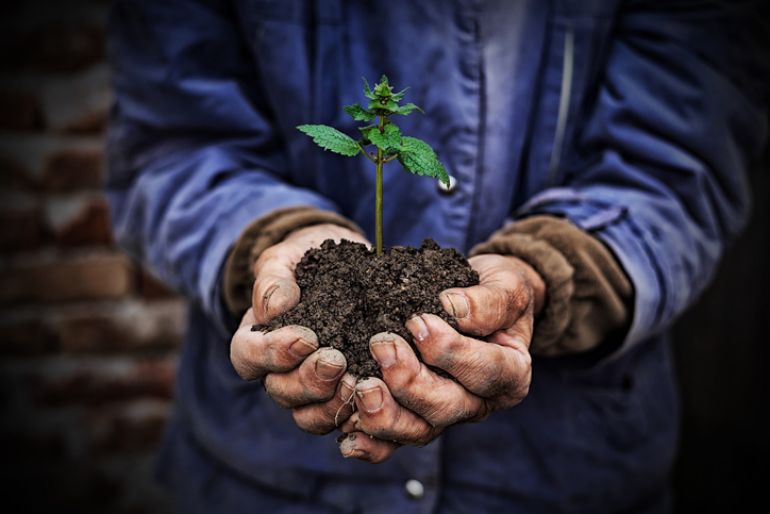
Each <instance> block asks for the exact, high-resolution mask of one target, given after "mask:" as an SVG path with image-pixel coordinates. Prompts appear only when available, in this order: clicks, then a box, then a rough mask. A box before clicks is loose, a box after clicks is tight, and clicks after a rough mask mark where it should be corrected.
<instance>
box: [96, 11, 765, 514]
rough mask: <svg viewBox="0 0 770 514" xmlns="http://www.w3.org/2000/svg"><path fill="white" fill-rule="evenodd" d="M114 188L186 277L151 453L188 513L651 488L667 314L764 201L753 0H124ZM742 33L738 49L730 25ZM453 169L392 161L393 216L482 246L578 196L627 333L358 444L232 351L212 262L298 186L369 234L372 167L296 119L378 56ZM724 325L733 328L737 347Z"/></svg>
mask: <svg viewBox="0 0 770 514" xmlns="http://www.w3.org/2000/svg"><path fill="white" fill-rule="evenodd" d="M113 4H114V5H113V12H112V16H111V26H110V58H111V62H112V65H113V79H114V86H115V106H114V109H113V113H112V119H111V124H110V130H109V141H108V144H109V173H108V181H107V190H108V196H109V200H110V203H111V207H112V214H113V223H114V228H115V233H116V237H117V238H118V240H119V241H120V243H121V245H122V246H123V247H124V248H125V249H126V250H127V251H128V252H129V253H131V254H132V255H134V256H136V257H137V258H138V259H141V260H142V261H143V262H144V263H146V264H147V265H148V266H149V267H151V269H152V270H153V271H154V272H155V273H156V274H157V275H158V276H159V277H161V278H162V279H163V280H165V281H166V282H167V283H169V284H171V285H172V286H174V287H175V288H176V289H177V290H179V291H180V292H182V293H183V294H184V295H186V297H187V298H189V300H190V310H189V325H188V330H187V335H186V339H185V342H184V345H183V347H182V356H181V360H180V364H179V380H178V387H177V399H176V409H175V413H174V416H173V420H172V422H171V425H170V427H169V431H168V434H167V437H166V441H165V444H164V448H163V451H162V452H161V455H160V462H159V466H160V467H159V469H160V472H161V475H162V477H163V478H164V480H165V481H166V482H168V483H169V484H171V485H172V486H173V487H174V489H175V491H176V495H177V496H176V501H177V503H178V504H179V507H180V512H207V513H213V512H282V511H285V512H399V513H403V514H406V513H409V512H442V513H444V512H537V513H541V512H565V511H566V512H591V513H597V512H619V511H624V512H648V511H657V510H660V509H663V508H665V505H666V502H667V483H668V480H669V473H670V470H671V465H672V462H673V459H674V456H675V451H676V442H677V431H678V428H679V427H678V408H677V400H676V397H677V396H676V390H675V380H674V376H673V374H672V363H671V356H670V350H669V346H668V344H669V343H668V340H667V337H666V329H667V327H668V326H670V324H671V323H672V321H673V320H674V319H675V318H676V316H677V315H678V314H679V313H681V312H682V311H683V310H684V309H686V308H687V307H688V306H689V305H690V304H691V303H692V302H693V301H694V300H695V299H696V298H697V296H698V294H699V293H700V292H701V291H702V290H703V288H704V287H705V286H706V285H707V283H708V281H709V277H710V276H711V275H712V274H713V272H714V270H715V267H716V265H717V264H718V260H719V258H720V255H721V254H722V252H723V249H724V248H725V245H726V244H727V243H728V242H729V241H730V239H731V238H732V237H733V236H735V235H736V234H737V233H738V232H739V231H740V230H741V228H742V227H743V225H744V223H745V221H746V218H747V213H748V211H749V194H748V191H747V178H746V174H745V171H746V170H747V168H748V167H749V166H750V165H751V163H752V161H753V159H755V158H756V157H757V153H758V152H759V151H760V149H761V144H762V142H763V140H764V137H765V131H766V126H765V124H764V121H763V118H762V116H761V114H762V111H761V109H760V108H759V102H760V101H761V100H762V99H763V97H762V91H761V89H762V87H763V83H762V80H763V77H764V76H765V75H763V74H762V73H763V72H764V70H760V69H759V64H757V63H752V62H751V61H750V60H749V57H747V54H746V52H741V51H740V49H741V48H743V49H745V48H748V47H750V46H751V41H750V40H748V39H747V38H748V37H749V35H750V32H751V30H750V29H749V28H748V27H750V26H751V23H752V19H751V17H742V16H743V15H744V14H745V13H744V12H738V11H737V8H736V9H735V10H736V12H733V10H732V9H733V7H730V4H731V3H730V2H723V3H714V4H713V5H712V4H709V3H708V2H697V3H692V2H684V1H676V0H660V1H654V0H648V1H641V0H638V1H637V0H628V1H620V0H608V1H602V0H592V1H583V0H574V1H570V0H552V1H547V0H512V1H503V0H496V1H483V0H468V1H465V0H455V1H439V0H426V1H420V2H408V1H399V0H390V1H387V2H374V1H367V0H318V1H299V0H284V1H270V0H232V1H224V0H222V1H216V0H165V1H159V0H147V1H140V0H133V1H129V0H122V1H121V0H118V1H116V2H114V3H113ZM735 49H738V50H737V51H736V50H735ZM383 73H385V74H387V75H388V77H389V79H390V82H391V84H394V85H395V87H396V88H402V87H406V86H409V87H410V89H409V91H408V96H407V100H408V101H411V102H414V103H416V104H417V105H419V106H420V107H422V108H423V109H424V111H425V113H426V114H424V115H421V114H413V115H411V116H409V117H408V118H404V119H399V120H398V121H399V124H400V125H401V126H402V128H403V130H404V132H405V133H408V134H412V135H415V136H417V137H420V138H422V139H425V140H426V141H428V142H429V143H430V144H431V145H432V146H433V147H434V148H435V149H436V151H437V153H438V155H439V157H440V159H441V160H442V161H443V162H444V164H445V166H446V167H447V170H448V171H449V173H450V174H451V175H452V176H453V177H454V178H455V184H454V187H453V188H452V191H451V192H450V193H449V194H447V192H445V191H442V190H441V188H437V187H436V184H435V183H434V182H433V181H431V180H430V179H426V178H424V177H416V176H413V175H410V174H408V173H405V172H403V171H401V170H399V169H397V166H395V165H394V166H393V167H390V168H386V170H385V184H384V189H385V212H384V226H385V233H384V239H385V243H386V244H388V245H396V244H400V245H419V243H420V241H421V240H422V239H423V238H425V237H432V238H434V239H435V240H436V241H438V242H439V243H440V244H442V245H444V246H452V247H456V248H458V249H460V250H463V251H467V250H468V249H469V248H470V247H471V246H473V245H474V244H476V243H479V242H481V241H484V240H485V239H486V238H488V237H489V236H490V234H491V233H492V232H493V231H495V230H496V229H498V228H500V227H501V226H503V225H504V224H505V223H506V222H507V221H510V220H514V219H517V218H520V217H523V216H526V215H529V214H534V213H540V214H552V215H556V216H562V217H567V218H569V219H570V220H571V221H572V222H573V223H574V224H576V225H577V226H578V227H581V228H582V229H584V230H585V231H588V232H590V233H591V234H592V235H594V236H595V237H597V238H599V239H600V240H601V241H602V242H604V243H605V244H606V245H607V247H608V248H610V249H611V251H612V252H613V253H614V255H615V256H616V257H617V259H618V261H619V262H620V264H621V265H622V266H623V269H624V270H625V271H626V273H627V275H628V277H629V278H630V279H631V282H632V283H633V286H634V305H633V319H632V322H631V325H630V329H629V330H628V332H627V334H625V336H624V339H623V340H622V341H617V344H616V345H615V347H616V348H615V349H614V350H613V352H612V353H611V354H610V355H606V356H604V357H603V358H601V359H599V360H594V361H591V362H584V361H581V360H579V359H537V358H536V359H535V360H534V364H533V382H532V387H531V392H530V394H529V396H528V397H527V398H526V399H525V400H524V402H523V403H522V404H521V405H519V406H517V407H515V408H512V409H510V410H507V411H503V412H497V413H495V414H493V415H492V416H490V417H489V419H487V420H485V421H483V422H481V423H475V424H460V425H456V426H453V427H451V428H450V429H448V430H446V432H445V433H444V434H443V435H442V436H441V437H440V438H439V439H438V440H436V441H434V442H433V443H431V444H430V445H428V446H426V447H424V448H401V449H399V450H398V451H397V452H396V453H395V455H394V456H393V457H392V458H391V459H390V460H389V461H387V462H385V463H383V464H380V465H369V464H366V463H363V462H357V461H351V460H345V459H343V458H341V456H340V454H339V451H338V449H337V445H336V444H335V442H334V437H335V434H330V435H329V436H324V437H319V436H314V435H309V434H305V433H303V432H301V431H300V430H299V429H298V428H297V427H296V426H295V424H294V423H293V421H292V418H291V413H290V412H289V411H286V410H282V409H280V408H278V407H277V406H276V405H274V404H273V402H272V401H271V400H270V399H269V398H268V397H267V396H266V395H265V393H264V391H263V389H262V386H261V385H260V384H259V383H246V382H244V381H242V380H241V379H240V378H239V377H238V376H237V375H236V374H235V372H234V371H233V368H232V366H231V364H230V360H229V348H228V345H229V340H230V337H231V334H232V332H233V330H234V321H235V320H233V319H232V317H231V316H230V315H229V314H228V313H227V311H226V309H225V308H224V306H223V303H222V299H221V298H222V296H221V280H222V266H223V263H224V262H225V260H226V259H227V255H228V251H229V249H230V248H231V247H232V245H233V243H234V241H235V240H236V239H237V238H238V236H239V234H240V233H241V231H242V230H243V229H244V228H245V227H246V226H247V225H248V224H249V223H251V222H252V221H253V220H255V219H257V218H259V217H260V216H262V215H264V214H266V213H268V212H270V211H273V210H275V209H277V208H282V207H291V206H299V205H309V206H314V207H317V208H320V209H325V210H330V211H335V212H338V213H341V214H342V215H344V216H346V217H348V218H350V219H352V220H354V221H355V222H356V223H358V224H359V226H361V227H363V228H364V229H365V230H367V231H368V232H369V233H368V235H369V236H370V238H371V236H372V235H373V234H372V232H371V231H372V230H373V226H374V219H373V217H374V212H373V204H374V189H375V188H374V173H373V171H372V170H371V169H370V167H371V166H370V163H368V162H367V161H366V160H365V159H363V158H357V159H348V158H343V157H340V156H337V155H334V154H331V153H329V152H323V151H321V150H319V149H318V148H316V147H315V146H314V145H313V143H312V141H311V140H310V139H309V138H307V137H306V136H304V135H302V134H301V133H300V132H298V131H297V130H296V128H295V127H296V126H297V125H300V124H303V123H325V124H328V125H332V126H335V127H337V128H339V129H341V130H343V131H344V132H347V133H348V134H351V135H354V134H355V133H356V128H355V127H356V123H355V122H354V121H352V120H351V119H350V118H349V117H348V116H347V115H346V114H345V113H344V112H343V111H342V109H341V107H342V106H343V105H347V104H351V103H355V102H359V101H362V95H361V77H366V78H367V79H368V80H369V82H370V83H371V82H374V81H376V80H377V79H378V78H379V76H380V75H381V74H383ZM726 351H729V349H727V350H726Z"/></svg>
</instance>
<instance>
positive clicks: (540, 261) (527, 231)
mask: <svg viewBox="0 0 770 514" xmlns="http://www.w3.org/2000/svg"><path fill="white" fill-rule="evenodd" d="M482 253H497V254H503V255H513V256H516V257H518V258H520V259H522V260H523V261H525V262H527V263H528V264H529V265H530V266H532V267H533V268H534V269H535V271H537V272H538V273H539V274H540V276H541V277H542V278H543V281H544V282H545V285H546V298H545V302H546V303H545V306H544V307H543V310H542V312H541V313H540V315H539V316H538V319H537V320H536V323H535V331H534V335H533V337H532V343H531V345H530V351H531V352H532V353H533V354H535V355H540V356H545V357H556V356H561V355H568V354H575V353H579V352H585V351H588V350H592V349H594V348H596V347H597V346H598V345H599V344H600V343H601V342H603V341H604V340H606V339H607V338H608V336H610V335H611V334H614V333H615V332H616V331H618V330H621V329H625V328H626V327H627V326H628V323H629V320H630V318H631V305H633V303H632V300H633V287H632V285H631V282H630V280H629V279H628V277H627V276H626V274H625V272H624V271H623V269H622V267H621V266H620V264H619V263H618V261H617V260H616V259H615V257H614V255H613V254H612V252H611V251H610V250H609V249H608V248H607V247H606V246H604V245H603V244H602V243H601V241H599V240H598V239H596V238H594V237H593V236H591V235H590V234H588V233H587V232H584V231H583V230H581V229H579V228H578V227H576V226H575V225H573V224H572V223H570V222H569V221H568V220H566V219H562V218H557V217H555V216H544V215H539V216H531V217H528V218H526V219H523V220H520V221H516V222H514V223H511V224H509V225H507V226H505V227H503V228H502V229H500V230H499V231H497V232H495V233H494V234H493V235H492V237H491V238H490V239H489V240H488V241H486V242H484V243H481V244H479V245H476V246H475V247H474V248H473V249H472V250H471V252H470V255H478V254H482Z"/></svg>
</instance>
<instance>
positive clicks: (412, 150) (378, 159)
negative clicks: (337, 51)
mask: <svg viewBox="0 0 770 514" xmlns="http://www.w3.org/2000/svg"><path fill="white" fill-rule="evenodd" d="M407 89H408V88H407ZM407 89H404V90H402V91H399V92H398V93H394V92H393V87H392V86H391V85H390V84H389V83H388V77H386V76H385V75H383V76H382V78H381V79H380V82H379V83H377V84H375V86H374V89H372V88H370V87H369V83H368V82H367V81H366V79H364V96H365V97H366V98H368V99H369V104H368V105H367V107H366V108H364V107H362V106H361V105H360V104H357V103H356V104H353V105H346V106H345V107H343V109H344V110H345V112H346V113H348V114H349V115H350V116H351V117H352V118H353V119H354V120H356V121H362V122H372V121H374V120H375V119H376V120H377V123H374V124H369V125H365V126H363V127H359V128H358V130H360V131H361V138H359V139H358V140H355V139H353V138H352V137H350V136H348V135H347V134H344V133H342V132H340V131H339V130H337V129H335V128H334V127H329V126H328V125H300V126H298V127H297V129H299V130H300V131H302V132H304V133H305V134H307V135H308V136H310V137H312V138H313V141H315V143H316V144H317V145H318V146H320V147H321V148H323V149H325V150H329V151H331V152H335V153H338V154H340V155H344V156H347V157H355V156H356V155H358V154H363V155H364V156H365V157H366V158H367V159H369V160H370V161H372V162H373V163H374V167H375V173H376V186H375V188H376V189H375V200H374V212H375V247H376V249H377V255H380V254H382V168H383V167H384V166H385V164H387V163H389V162H390V161H393V160H395V159H398V162H400V163H401V165H402V166H403V167H404V169H405V170H406V171H409V172H410V173H414V174H415V175H423V176H428V177H434V178H437V179H438V180H440V181H441V182H443V183H444V184H446V185H449V175H448V174H447V172H446V170H445V169H444V166H443V165H442V164H441V162H439V160H438V158H437V157H436V152H434V151H433V149H432V148H431V147H430V145H429V144H428V143H426V142H425V141H422V140H421V139H417V138H416V137H410V136H404V135H402V134H401V130H400V129H399V128H398V126H397V125H396V124H395V123H393V121H392V120H391V116H393V115H395V114H398V115H401V116H407V115H409V114H411V113H412V112H413V111H420V112H423V111H422V109H420V108H419V107H417V106H416V105H415V104H413V103H407V104H404V105H399V103H400V102H401V100H402V99H403V98H404V95H405V94H406V91H407ZM372 146H373V147H374V149H373V150H371V151H370V150H369V148H371V147H372Z"/></svg>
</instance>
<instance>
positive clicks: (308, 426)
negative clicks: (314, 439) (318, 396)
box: [292, 409, 334, 435]
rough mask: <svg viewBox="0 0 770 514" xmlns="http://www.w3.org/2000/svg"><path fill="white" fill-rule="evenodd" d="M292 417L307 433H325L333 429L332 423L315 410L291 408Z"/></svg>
mask: <svg viewBox="0 0 770 514" xmlns="http://www.w3.org/2000/svg"><path fill="white" fill-rule="evenodd" d="M292 418H294V422H295V423H296V424H297V426H298V427H299V428H300V429H302V430H303V431H305V432H307V433H309V434H314V435H326V434H328V433H329V432H331V431H332V430H334V424H333V423H332V422H331V421H329V420H328V419H326V417H325V416H323V415H321V414H319V413H317V412H315V411H307V410H303V409H293V410H292Z"/></svg>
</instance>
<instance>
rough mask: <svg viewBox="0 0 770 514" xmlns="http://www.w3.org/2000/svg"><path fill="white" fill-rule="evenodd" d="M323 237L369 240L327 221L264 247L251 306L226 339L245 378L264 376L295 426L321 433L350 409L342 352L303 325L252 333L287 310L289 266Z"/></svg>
mask: <svg viewBox="0 0 770 514" xmlns="http://www.w3.org/2000/svg"><path fill="white" fill-rule="evenodd" d="M326 239H334V240H335V241H339V240H340V239H348V240H350V241H356V242H360V243H365V244H368V242H367V241H366V239H364V238H363V237H362V236H361V235H359V234H358V233H356V232H353V231H351V230H348V229H346V228H343V227H340V226H337V225H332V224H323V225H314V226H311V227H306V228H303V229H299V230H296V231H294V232H292V233H291V234H289V235H288V236H287V237H286V238H285V239H284V240H283V241H281V242H280V243H278V244H276V245H273V246H271V247H270V248H268V249H267V250H265V251H264V252H263V253H262V254H261V255H260V256H259V258H258V259H257V261H256V263H255V264H254V277H255V281H254V289H253V293H252V308H251V309H249V310H248V311H247V312H246V314H245V315H244V316H243V319H242V320H241V325H240V327H239V328H238V330H237V331H236V332H235V334H234V335H233V338H232V341H231V343H230V360H231V362H232V364H233V367H234V368H235V371H236V372H237V373H238V375H240V376H241V378H244V379H246V380H256V379H263V380H264V384H265V389H266V390H267V393H268V394H269V395H270V397H271V398H272V399H273V400H274V401H275V402H276V403H277V404H278V405H280V406H281V407H285V408H289V409H292V413H293V416H294V420H295V421H296V423H297V425H298V426H299V427H300V428H301V429H303V430H306V431H308V432H312V433H316V434H325V433H328V432H330V431H331V430H333V429H334V428H336V427H337V426H339V423H341V422H342V421H344V420H346V419H347V418H348V417H349V416H350V414H351V412H352V407H351V406H350V404H349V403H350V402H349V400H350V398H351V396H352V395H353V390H354V387H355V380H354V378H353V377H352V376H351V375H349V374H347V373H345V370H346V368H347V362H346V361H345V357H344V356H343V355H342V353H340V352H339V351H337V350H334V349H332V348H320V349H319V348H318V337H317V336H316V334H315V333H314V332H313V331H312V330H310V329H309V328H307V327H301V326H296V325H292V326H286V327H283V328H279V329H277V330H274V331H272V332H267V333H265V332H261V331H254V332H252V330H251V327H252V325H253V324H255V323H259V324H264V323H266V322H268V321H269V320H270V319H272V318H274V317H275V316H277V315H279V314H281V313H283V312H285V311H287V310H289V309H291V308H292V307H294V306H295V305H297V303H298V302H299V299H300V290H299V286H298V285H297V283H296V281H295V279H294V268H295V267H296V266H297V263H299V261H300V260H301V259H302V256H303V255H304V254H305V252H306V251H307V250H308V249H310V248H313V247H317V246H320V245H321V243H323V242H324V241H325V240H326Z"/></svg>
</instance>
